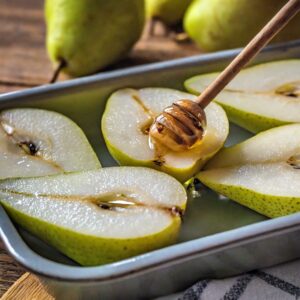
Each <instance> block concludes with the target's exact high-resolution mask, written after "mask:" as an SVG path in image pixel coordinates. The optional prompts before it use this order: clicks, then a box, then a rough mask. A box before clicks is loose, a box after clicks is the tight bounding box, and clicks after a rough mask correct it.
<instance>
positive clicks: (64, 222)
mask: <svg viewBox="0 0 300 300" xmlns="http://www.w3.org/2000/svg"><path fill="white" fill-rule="evenodd" d="M118 199H119V201H120V200H121V199H123V203H124V201H125V204H123V205H122V204H117V202H116V201H118ZM99 201H100V202H99ZM126 201H129V202H131V203H132V204H131V205H126V203H128V202H126ZM186 201H187V196H186V191H185V189H184V187H183V186H182V185H181V184H180V183H179V182H178V181H176V180H175V179H173V178H172V177H170V176H168V175H166V174H164V173H162V172H158V171H154V170H151V169H148V168H132V167H112V168H103V169H99V170H93V171H86V172H78V173H70V174H66V175H65V174H63V175H57V176H56V175H54V176H45V177H35V178H26V179H22V178H20V179H8V180H2V181H0V204H2V205H3V206H4V207H5V209H6V211H7V213H8V214H9V215H10V217H11V218H12V219H13V220H14V221H15V222H16V223H18V224H19V225H20V226H22V227H23V228H25V229H26V230H28V231H29V232H30V233H32V234H34V235H36V236H37V237H39V238H41V239H42V240H44V241H45V242H47V243H49V244H50V245H52V246H53V247H55V248H56V249H58V250H59V251H61V252H62V253H64V254H65V255H67V256H68V257H70V258H72V259H73V260H74V261H76V262H78V263H79V264H81V265H85V266H92V265H101V264H106V263H111V262H115V261H118V260H121V259H126V258H128V257H132V256H135V255H138V254H142V253H144V252H148V251H151V250H155V249H158V248H162V247H165V246H168V245H170V244H173V243H174V242H175V241H176V238H177V235H178V232H179V229H180V225H181V214H180V213H183V212H184V210H185V206H186ZM104 203H105V204H104ZM113 203H115V204H113ZM119 203H120V202H119ZM175 208H176V210H174V209H175ZM177 212H178V213H177Z"/></svg>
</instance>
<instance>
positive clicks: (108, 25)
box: [45, 0, 145, 76]
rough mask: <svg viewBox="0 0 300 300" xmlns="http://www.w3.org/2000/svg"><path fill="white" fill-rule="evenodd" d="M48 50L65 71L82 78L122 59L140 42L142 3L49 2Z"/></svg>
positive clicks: (103, 0)
mask: <svg viewBox="0 0 300 300" xmlns="http://www.w3.org/2000/svg"><path fill="white" fill-rule="evenodd" d="M45 14H46V23H47V49H48V52H49V56H50V59H51V60H52V61H53V63H54V64H60V63H61V62H62V61H63V62H64V63H65V67H64V68H63V71H64V72H66V73H68V74H70V75H73V76H82V75H86V74H90V73H93V72H96V71H98V70H100V69H102V68H104V67H106V66H108V65H110V64H112V63H114V62H116V61H118V60H119V59H121V58H122V57H123V56H124V55H126V53H127V52H128V51H129V50H130V49H131V47H132V46H133V44H134V43H135V42H136V41H137V40H138V39H139V37H140V35H141V33H142V30H143V26H144V19H145V8H144V1H141V0H122V1H116V0H114V1H106V0H46V4H45Z"/></svg>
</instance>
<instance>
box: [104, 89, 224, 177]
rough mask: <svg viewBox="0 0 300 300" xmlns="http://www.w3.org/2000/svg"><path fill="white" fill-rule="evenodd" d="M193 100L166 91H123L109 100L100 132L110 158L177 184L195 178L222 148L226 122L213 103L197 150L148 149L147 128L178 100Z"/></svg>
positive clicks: (218, 108) (174, 92)
mask: <svg viewBox="0 0 300 300" xmlns="http://www.w3.org/2000/svg"><path fill="white" fill-rule="evenodd" d="M195 98H196V97H195V96H193V95H190V94H187V93H183V92H180V91H176V90H172V89H166V88H144V89H140V90H134V89H123V90H119V91H117V92H115V93H114V94H113V95H112V96H111V97H110V98H109V99H108V102H107V105H106V109H105V112H104V115H103V118H102V132H103V135H104V139H105V141H106V145H107V147H108V149H109V151H110V153H111V155H112V156H113V157H114V158H115V159H116V160H117V161H118V162H119V163H120V164H121V165H137V166H138V165H140V166H147V167H151V168H155V169H158V170H161V171H164V172H166V173H168V174H170V175H172V176H174V177H176V178H177V179H178V180H180V181H182V182H183V181H185V180H187V179H189V178H190V177H192V175H193V174H196V172H198V171H199V170H200V168H201V167H202V166H203V165H204V163H205V162H206V161H207V160H208V159H209V158H210V157H211V156H213V155H214V154H215V153H216V152H217V151H218V150H219V149H220V148H221V147H222V146H223V144H224V142H225V140H226V138H227V135H228V126H229V125H228V119H227V116H226V114H225V112H224V111H223V109H222V108H221V107H220V106H218V105H217V104H215V103H212V104H210V105H209V106H208V107H207V108H206V110H205V112H206V116H207V130H206V134H205V136H204V138H203V141H202V143H201V144H200V145H199V147H196V148H194V149H191V150H188V151H185V152H180V153H178V152H172V151H162V152H158V151H155V150H153V149H151V148H150V147H149V134H148V133H149V128H150V126H151V124H152V123H153V121H154V118H155V117H156V116H157V115H158V114H160V113H161V112H162V111H163V109H164V108H166V107H167V106H169V105H171V104H172V103H173V102H176V101H177V100H180V99H190V100H194V99H195Z"/></svg>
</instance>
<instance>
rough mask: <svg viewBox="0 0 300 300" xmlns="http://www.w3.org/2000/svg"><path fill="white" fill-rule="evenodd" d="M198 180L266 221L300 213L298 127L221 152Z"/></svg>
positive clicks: (270, 132) (287, 127)
mask: <svg viewBox="0 0 300 300" xmlns="http://www.w3.org/2000/svg"><path fill="white" fill-rule="evenodd" d="M205 169H206V170H205V171H203V172H200V173H199V174H198V175H197V178H198V179H199V180H201V182H202V183H204V184H205V185H207V186H208V187H210V188H211V189H213V190H215V191H216V192H218V193H220V194H222V195H225V196H227V197H229V198H230V199H233V200H235V201H237V202H238V203H240V204H243V205H245V206H247V207H249V208H251V209H253V210H255V211H257V212H259V213H261V214H263V215H266V216H268V217H279V216H284V215H288V214H291V213H295V212H298V211H300V124H291V125H285V126H280V127H277V128H273V129H269V130H267V131H265V132H262V133H260V134H258V135H257V136H255V137H252V138H250V139H249V140H246V141H244V142H242V143H240V144H238V145H235V146H233V147H229V148H225V149H223V150H221V151H220V152H219V153H218V154H217V155H216V156H215V157H214V158H213V159H212V160H211V161H210V162H209V163H208V164H207V165H206V166H205Z"/></svg>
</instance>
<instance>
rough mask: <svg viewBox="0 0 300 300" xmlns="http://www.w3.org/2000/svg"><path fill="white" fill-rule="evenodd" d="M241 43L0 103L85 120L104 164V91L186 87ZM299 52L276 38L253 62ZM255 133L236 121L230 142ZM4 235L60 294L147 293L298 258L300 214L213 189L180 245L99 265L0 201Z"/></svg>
mask: <svg viewBox="0 0 300 300" xmlns="http://www.w3.org/2000/svg"><path fill="white" fill-rule="evenodd" d="M238 51H239V50H230V51H224V52H218V53H214V54H207V55H201V56H194V57H190V58H184V59H178V60H173V61H168V62H164V63H156V64H150V65H146V66H139V67H134V68H130V69H123V70H120V71H113V72H107V73H102V74H100V75H95V76H90V77H85V78H81V79H76V80H71V81H68V82H62V83H57V84H54V85H45V86H41V87H37V88H33V89H30V90H25V91H21V92H14V93H10V94H5V95H2V96H0V109H4V108H8V107H25V106H26V107H39V108H45V109H50V110H55V111H58V112H60V113H63V114H65V115H67V116H69V117H70V118H71V119H73V120H74V121H75V122H77V123H78V124H79V126H81V128H82V129H83V130H84V131H85V133H86V135H87V136H88V138H89V140H90V142H91V144H92V145H93V147H94V148H95V150H96V152H97V153H98V155H99V158H100V160H101V162H102V165H103V166H104V167H105V166H111V165H115V162H114V161H113V159H112V158H111V157H110V155H109V153H108V151H107V149H106V147H105V144H104V142H103V138H102V136H101V131H100V119H101V115H102V113H103V110H104V107H105V101H106V99H107V97H108V96H109V95H110V94H111V93H112V92H113V91H115V90H116V89H118V88H122V87H136V88H138V87H145V86H162V87H172V88H178V89H183V86H182V83H183V81H184V80H185V79H187V78H188V77H190V76H192V75H195V74H199V73H205V72H210V71H217V70H220V69H222V68H223V67H224V66H225V65H226V64H227V63H228V62H229V61H230V60H231V59H232V58H233V57H234V56H235V55H236V54H237V53H238ZM296 57H300V41H294V42H290V43H286V44H281V45H275V46H272V47H269V48H267V49H266V50H265V51H264V52H263V53H262V54H260V55H259V56H258V58H257V59H256V61H255V63H258V62H266V61H270V60H278V59H285V58H296ZM249 136H250V134H249V133H248V132H246V131H244V130H242V129H240V128H238V127H236V126H232V127H231V134H230V138H229V141H228V143H229V144H232V143H236V142H238V141H240V140H243V139H245V138H247V137H249ZM0 236H1V237H2V239H3V241H4V244H5V245H6V247H7V249H8V251H9V253H10V254H11V255H12V256H13V257H14V258H15V259H16V260H17V261H18V262H19V263H20V264H21V265H23V266H24V267H25V268H27V269H28V270H30V271H31V272H33V273H35V274H37V276H39V278H40V279H41V280H42V282H43V283H44V284H45V286H46V287H47V288H48V290H49V292H50V293H51V294H53V295H55V296H56V297H57V299H99V297H101V299H148V298H154V297H158V296H162V295H166V294H168V293H173V292H176V291H180V290H182V289H184V288H186V287H188V286H189V285H191V284H193V283H194V282H195V281H197V280H198V279H200V278H204V277H206V278H207V277H214V278H215V277H218V278H220V277H225V276H229V275H234V274H239V273H241V272H244V271H249V270H253V269H255V268H261V267H267V266H270V265H273V264H277V263H282V262H284V261H288V260H292V259H296V258H298V257H300V239H299V236H300V213H297V214H293V215H290V216H286V217H282V218H277V219H273V220H267V219H266V218H264V217H263V216H261V215H259V214H257V213H255V212H253V211H251V210H249V209H247V208H245V207H242V206H240V205H238V204H236V203H234V202H232V201H230V200H226V199H222V197H219V196H218V195H217V194H215V193H213V192H212V191H205V192H204V193H203V195H202V197H200V198H196V199H191V200H190V202H189V208H188V211H187V215H186V218H185V221H184V224H183V227H182V231H181V234H180V238H179V241H178V243H177V244H176V245H173V246H170V247H167V248H164V249H160V250H157V251H153V252H151V253H147V254H144V255H140V256H138V257H133V258H131V259H127V260H124V261H120V262H117V263H114V264H109V265H104V266H99V267H81V266H78V265H76V264H75V263H74V262H72V261H70V260H69V259H68V258H66V257H64V256H63V255H61V254H60V253H58V252H57V251H56V250H55V249H53V248H51V247H50V246H48V245H46V244H44V243H43V242H42V241H40V240H38V239H37V238H35V237H33V236H31V235H30V234H28V233H27V232H25V231H23V230H21V229H20V228H18V227H17V226H15V225H14V224H13V223H12V222H11V221H10V219H9V218H8V216H7V215H6V213H5V211H4V210H3V209H2V208H1V207H0Z"/></svg>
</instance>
